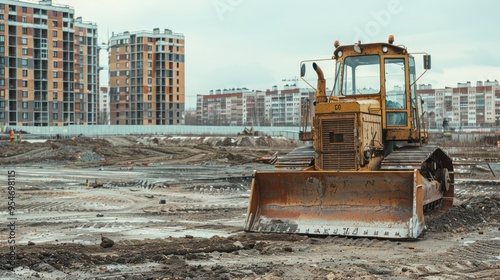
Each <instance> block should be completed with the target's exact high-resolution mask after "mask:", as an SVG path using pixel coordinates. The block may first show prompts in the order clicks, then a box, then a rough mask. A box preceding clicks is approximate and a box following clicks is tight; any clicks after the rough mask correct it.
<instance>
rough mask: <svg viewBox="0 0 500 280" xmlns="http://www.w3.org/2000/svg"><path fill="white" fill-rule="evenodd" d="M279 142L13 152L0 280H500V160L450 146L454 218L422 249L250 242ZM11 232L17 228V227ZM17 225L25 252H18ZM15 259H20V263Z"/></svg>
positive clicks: (1, 168) (12, 148) (244, 139)
mask: <svg viewBox="0 0 500 280" xmlns="http://www.w3.org/2000/svg"><path fill="white" fill-rule="evenodd" d="M295 147H296V143H294V142H292V141H290V140H288V139H286V138H279V137H273V138H271V137H264V136H262V137H248V136H238V137H167V136H116V137H107V138H104V139H103V138H100V139H92V138H86V137H80V138H76V139H74V140H70V139H69V140H57V141H56V140H52V141H51V140H49V141H34V142H33V143H29V142H23V143H20V144H10V143H7V142H0V173H1V174H5V175H4V177H3V178H4V179H3V180H4V182H5V183H3V184H2V185H4V186H6V185H7V181H8V176H7V174H8V171H11V170H14V171H15V178H14V180H15V190H16V193H15V196H14V197H12V200H13V201H15V203H16V204H15V206H16V207H15V211H14V213H13V214H14V215H9V214H10V213H9V212H8V210H7V202H8V199H6V198H7V197H9V195H8V191H7V188H6V187H2V188H1V192H2V197H3V198H4V199H2V201H3V202H2V203H3V204H4V206H2V212H1V213H2V224H4V226H2V227H1V228H0V231H1V235H2V238H1V243H0V249H1V254H2V256H9V254H14V255H15V260H16V261H15V264H14V263H12V262H11V261H10V260H9V258H8V257H2V258H0V279H34V278H38V279H499V277H498V275H500V195H499V192H498V190H499V188H500V168H499V167H500V166H499V164H498V162H499V158H500V152H499V151H498V149H494V148H486V147H474V149H472V148H471V147H463V146H460V145H453V146H452V145H450V146H448V147H446V148H445V150H446V151H447V152H448V153H449V154H450V155H451V156H452V157H453V159H454V163H455V176H456V182H455V190H456V191H455V192H456V199H455V203H454V204H455V205H454V207H453V208H452V209H451V210H450V211H448V212H446V213H434V214H432V215H429V216H426V223H427V226H428V229H427V231H425V232H424V234H422V235H421V237H420V238H419V239H418V240H415V241H397V240H396V241H394V240H384V239H372V238H344V237H335V236H329V237H318V236H302V235H293V234H258V233H248V232H244V231H243V225H244V221H245V217H246V211H247V205H248V197H249V188H250V182H251V177H252V172H253V171H254V170H273V168H274V166H273V165H271V164H268V163H266V161H269V160H271V159H272V158H273V157H272V156H273V155H275V154H276V153H277V155H278V156H279V155H284V154H286V153H287V152H289V151H290V150H292V149H293V148H295ZM9 218H10V219H9ZM13 218H15V225H16V227H15V230H14V232H15V238H14V239H15V250H14V251H13V250H12V248H10V245H12V244H9V243H8V241H9V240H11V239H12V238H11V239H9V240H7V238H8V237H9V232H10V234H12V231H11V229H9V227H8V225H9V223H10V222H12V221H13ZM12 252H14V253H12Z"/></svg>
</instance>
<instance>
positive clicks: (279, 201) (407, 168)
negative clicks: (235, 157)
mask: <svg viewBox="0 0 500 280" xmlns="http://www.w3.org/2000/svg"><path fill="white" fill-rule="evenodd" d="M335 47H336V49H335V51H334V56H333V57H332V59H333V61H334V62H335V67H334V68H335V74H334V86H333V89H332V90H331V92H330V94H327V92H326V79H325V75H324V73H323V70H322V69H321V67H320V66H319V65H318V64H317V62H318V61H314V63H312V67H313V69H314V71H315V72H316V75H317V86H316V96H315V100H314V103H312V105H313V108H312V109H310V108H311V107H310V106H304V107H305V108H306V109H307V110H308V111H307V112H311V114H312V118H306V121H307V123H310V124H311V129H310V131H309V132H307V131H305V130H304V132H302V133H301V134H300V137H301V140H310V141H313V147H312V149H310V151H311V157H312V159H313V160H312V161H311V162H312V165H310V166H307V167H304V168H303V169H302V170H297V169H295V170H284V169H283V170H281V169H280V170H276V171H273V172H255V173H254V179H253V181H252V189H251V194H250V202H249V208H248V214H247V219H246V224H245V230H247V231H256V232H285V233H301V234H320V235H345V236H358V237H359V236H361V237H384V238H417V237H418V236H419V234H420V233H421V232H422V231H423V229H424V227H425V224H424V214H423V213H424V209H431V208H435V207H440V205H441V203H442V202H444V201H447V204H448V205H451V204H450V202H452V200H453V198H452V197H453V173H452V171H453V166H452V163H451V159H449V157H447V155H446V154H445V153H444V152H443V151H442V150H440V149H439V148H433V147H423V144H424V143H426V142H427V135H426V130H425V126H426V124H425V123H424V120H425V114H424V113H423V112H422V110H421V102H419V100H417V97H416V81H417V80H418V78H419V77H417V76H416V71H415V68H416V67H415V59H414V57H413V56H412V55H410V54H409V53H408V52H407V50H406V48H404V47H401V46H396V45H393V40H389V42H388V43H369V44H361V42H358V43H357V44H354V45H346V46H340V45H338V44H335ZM425 57H426V60H424V61H425V62H426V65H427V66H426V67H424V68H427V69H428V68H430V56H425ZM330 61H332V60H330ZM307 62H313V61H307ZM305 72H306V67H305V62H303V63H302V68H301V77H304V75H305ZM424 73H425V72H424ZM306 82H307V81H306ZM313 111H314V112H313ZM309 119H311V120H310V121H309ZM402 143H404V144H402ZM400 144H401V146H400Z"/></svg>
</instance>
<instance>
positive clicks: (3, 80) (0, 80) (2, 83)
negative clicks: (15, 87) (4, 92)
mask: <svg viewBox="0 0 500 280" xmlns="http://www.w3.org/2000/svg"><path fill="white" fill-rule="evenodd" d="M4 85H5V79H3V78H1V79H0V86H4Z"/></svg>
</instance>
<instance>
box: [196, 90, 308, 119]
mask: <svg viewBox="0 0 500 280" xmlns="http://www.w3.org/2000/svg"><path fill="white" fill-rule="evenodd" d="M314 95H315V91H314V90H313V89H301V88H298V87H295V86H291V87H289V86H287V87H286V88H285V89H283V90H278V87H277V86H274V87H273V89H272V90H269V89H268V90H266V91H258V90H257V91H251V90H248V89H246V88H243V89H239V88H238V89H224V90H216V91H211V92H210V94H208V95H201V94H200V95H198V96H197V102H196V124H197V125H220V126H234V125H236V126H300V125H301V124H302V118H303V117H304V116H305V115H306V112H307V109H306V107H305V106H307V102H306V100H307V99H312V98H314Z"/></svg>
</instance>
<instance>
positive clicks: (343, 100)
mask: <svg viewBox="0 0 500 280" xmlns="http://www.w3.org/2000/svg"><path fill="white" fill-rule="evenodd" d="M332 59H334V60H335V61H336V65H335V75H334V76H335V78H334V86H333V90H332V91H331V93H330V95H329V96H324V97H322V96H321V92H325V94H326V91H325V89H321V88H320V87H321V86H322V85H321V84H320V83H319V80H318V88H317V92H318V94H317V95H316V100H315V105H319V106H317V107H316V110H317V111H319V112H321V111H324V112H327V111H329V110H330V108H329V106H328V105H325V106H326V107H328V108H327V109H325V110H322V108H321V107H322V105H321V104H320V103H327V104H328V103H329V104H332V103H335V104H338V105H337V106H336V107H335V108H342V104H347V103H348V102H349V101H355V102H356V101H360V100H375V101H376V103H377V104H378V105H373V106H371V112H374V111H375V110H379V112H377V114H379V115H380V116H381V123H382V129H383V130H384V133H385V134H386V135H387V137H388V138H390V139H393V140H394V141H398V140H399V141H406V140H409V141H410V142H424V143H426V142H427V141H428V137H427V130H426V127H427V124H426V113H425V112H423V110H422V106H421V104H422V102H421V101H420V100H417V96H416V91H417V87H416V81H417V80H418V79H419V78H420V77H421V76H422V75H423V74H422V75H421V76H420V77H417V75H416V69H415V68H416V63H415V58H414V57H413V56H412V55H411V54H409V53H408V52H407V50H406V48H404V47H401V46H396V45H393V44H392V43H370V44H361V42H358V43H356V44H354V45H345V46H339V45H336V49H335V51H334V55H333V57H332ZM303 66H305V64H303ZM424 68H425V70H426V71H427V70H428V69H430V56H429V55H427V54H425V55H424ZM424 73H425V72H424ZM304 74H305V70H304V68H302V71H301V76H304ZM322 101H324V102H322ZM376 106H378V108H376V109H375V108H374V107H376ZM341 111H342V110H334V111H333V112H334V113H335V112H341ZM330 112H332V111H330ZM305 120H308V119H307V118H305ZM304 127H306V125H304ZM303 135H308V134H307V133H303ZM309 136H311V135H309ZM302 140H313V139H312V136H311V137H309V139H306V138H305V137H304V138H303V139H302Z"/></svg>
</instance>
